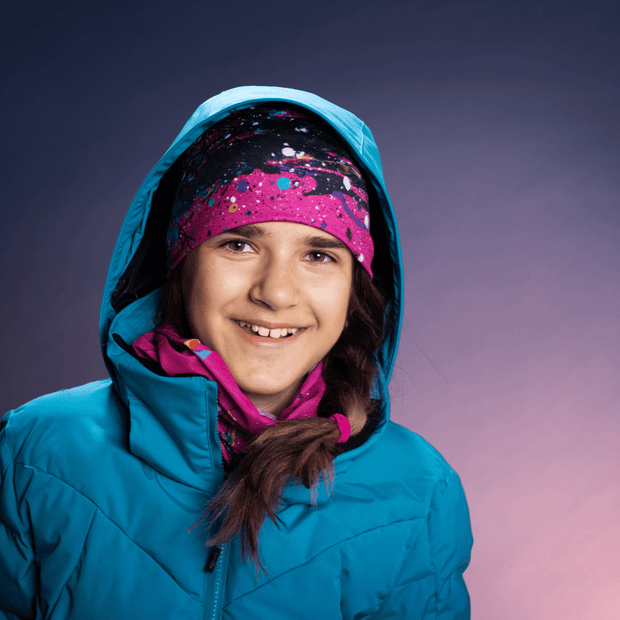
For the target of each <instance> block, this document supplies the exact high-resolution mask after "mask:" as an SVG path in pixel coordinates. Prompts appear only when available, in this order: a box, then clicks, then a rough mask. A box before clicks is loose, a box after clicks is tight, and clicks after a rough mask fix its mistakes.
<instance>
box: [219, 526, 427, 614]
mask: <svg viewBox="0 0 620 620" xmlns="http://www.w3.org/2000/svg"><path fill="white" fill-rule="evenodd" d="M419 518H420V517H412V518H411V519H400V520H398V521H392V522H391V523H386V524H384V525H378V526H377V527H371V528H370V529H368V530H364V531H363V532H358V533H357V534H355V536H350V537H349V538H343V539H341V540H339V541H338V542H335V543H334V544H333V545H330V546H329V547H325V549H321V551H320V552H319V553H317V554H315V555H313V556H312V557H311V558H308V559H307V560H306V561H305V562H302V563H301V564H297V565H296V566H293V567H292V568H289V569H288V570H286V571H284V572H283V573H279V574H278V576H277V577H274V578H273V579H269V581H267V582H265V583H263V584H261V585H260V586H258V587H257V588H254V589H253V590H251V591H249V592H245V593H244V594H242V595H241V596H238V597H237V598H234V599H232V600H230V601H228V603H226V605H225V607H228V606H229V605H230V604H231V603H234V602H235V601H238V600H240V599H242V598H243V597H244V596H248V595H250V594H253V593H254V592H257V591H258V590H260V589H261V588H263V587H265V586H268V585H271V584H273V582H274V581H275V580H276V579H280V577H283V576H284V575H287V574H288V573H290V572H292V571H294V570H297V569H298V568H300V567H302V566H305V565H306V564H309V563H310V562H312V561H313V560H314V559H315V558H317V557H319V556H320V555H322V554H323V553H325V552H326V551H329V550H330V549H333V548H334V547H337V546H338V545H341V544H342V543H345V542H347V541H349V540H354V539H355V538H359V537H360V536H363V535H364V534H368V533H369V532H374V531H376V530H380V529H383V528H385V527H391V526H392V525H396V524H397V523H407V522H409V521H417V520H418V519H419ZM406 555H407V554H405V556H406Z"/></svg>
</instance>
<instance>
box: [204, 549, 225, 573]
mask: <svg viewBox="0 0 620 620" xmlns="http://www.w3.org/2000/svg"><path fill="white" fill-rule="evenodd" d="M221 553H222V547H213V548H212V549H211V551H210V552H209V557H208V558H207V566H206V567H205V568H206V570H207V573H212V572H213V569H214V568H215V565H216V564H217V561H218V560H219V558H220V554H221Z"/></svg>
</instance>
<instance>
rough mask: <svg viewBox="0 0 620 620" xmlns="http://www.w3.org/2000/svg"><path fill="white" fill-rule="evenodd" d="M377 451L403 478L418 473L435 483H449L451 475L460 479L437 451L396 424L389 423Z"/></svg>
mask: <svg viewBox="0 0 620 620" xmlns="http://www.w3.org/2000/svg"><path fill="white" fill-rule="evenodd" d="M377 448H378V450H379V451H380V452H381V454H380V458H385V459H387V460H386V463H389V465H390V467H389V469H390V470H391V471H394V470H396V471H400V472H402V474H403V475H406V474H412V475H413V474H415V476H416V477H418V476H420V475H424V476H425V477H430V479H432V480H433V481H434V482H439V481H440V480H445V481H447V480H448V479H449V478H451V477H452V476H456V477H457V478H458V476H457V474H456V472H455V471H454V469H452V467H451V466H450V465H449V464H448V462H447V461H446V459H445V458H444V457H443V456H442V454H441V453H440V452H439V451H438V450H437V449H436V448H434V447H433V446H432V445H431V444H430V443H429V442H428V441H426V439H424V438H423V437H421V436H420V435H418V434H417V433H415V432H413V431H411V430H409V429H408V428H405V427H404V426H401V425H400V424H397V423H396V422H392V421H390V422H388V423H387V425H386V428H385V431H384V433H383V436H382V437H381V440H380V441H379V442H377ZM388 453H389V454H388Z"/></svg>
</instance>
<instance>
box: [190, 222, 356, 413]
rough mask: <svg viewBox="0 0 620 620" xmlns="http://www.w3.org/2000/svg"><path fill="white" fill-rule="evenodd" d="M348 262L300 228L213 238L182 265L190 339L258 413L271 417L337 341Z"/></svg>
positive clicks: (343, 251)
mask: <svg viewBox="0 0 620 620" xmlns="http://www.w3.org/2000/svg"><path fill="white" fill-rule="evenodd" d="M353 260H354V259H353V256H352V254H351V252H350V251H349V249H348V248H347V247H346V246H345V245H344V244H343V243H342V242H341V241H339V240H338V239H336V238H335V237H333V236H332V235H330V234H328V233H326V232H324V231H322V230H319V229H316V228H312V227H310V226H305V225H304V224H293V223H288V222H266V223H261V224H256V225H251V226H241V227H239V228H235V229H233V230H230V231H227V232H225V233H222V234H220V235H217V236H216V237H213V238H212V239H209V240H207V241H205V242H204V243H202V244H201V245H199V246H198V247H197V248H196V249H195V250H193V251H192V252H190V254H189V255H188V256H187V258H186V259H185V266H184V267H183V277H182V288H183V300H184V304H185V309H186V313H187V319H188V322H189V325H190V327H191V329H192V333H193V335H194V336H195V337H196V338H198V339H199V340H200V341H201V342H202V343H203V344H204V345H206V346H208V347H209V348H210V349H213V350H214V351H217V352H218V353H219V354H220V356H221V357H222V359H223V360H224V362H225V363H226V365H227V366H228V368H229V370H230V371H231V373H232V375H233V377H234V378H235V380H236V381H237V384H238V385H239V387H240V388H241V390H242V391H243V392H244V393H245V394H246V395H247V396H248V397H249V398H250V400H252V402H253V403H254V404H255V405H256V406H257V407H260V408H261V409H264V410H266V411H270V412H271V413H274V414H276V415H277V414H279V413H280V412H281V411H282V410H283V409H284V408H285V407H286V406H287V405H288V404H289V403H290V401H291V400H292V399H293V397H294V396H295V394H296V392H297V390H298V389H299V387H300V386H301V383H302V382H303V379H304V377H305V375H306V374H307V373H309V372H310V371H311V370H312V368H313V367H314V366H315V365H316V364H317V363H318V362H319V361H320V360H321V359H323V357H325V355H326V354H327V353H328V352H329V350H330V349H331V348H332V347H333V346H334V344H335V343H336V341H337V340H338V338H339V337H340V334H341V333H342V330H343V328H344V324H345V321H346V317H347V308H348V302H349V292H350V290H351V277H352V270H353Z"/></svg>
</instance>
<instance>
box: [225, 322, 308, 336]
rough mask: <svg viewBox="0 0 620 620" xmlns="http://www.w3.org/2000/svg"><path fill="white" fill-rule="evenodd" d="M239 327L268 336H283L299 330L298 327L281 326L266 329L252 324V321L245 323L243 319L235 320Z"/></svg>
mask: <svg viewBox="0 0 620 620" xmlns="http://www.w3.org/2000/svg"><path fill="white" fill-rule="evenodd" d="M237 323H238V324H239V326H240V327H249V328H250V329H251V330H252V331H253V332H255V333H257V334H258V335H259V336H263V337H266V336H269V337H270V338H284V337H285V336H288V335H289V334H290V335H293V334H296V333H297V332H298V331H299V327H281V328H279V329H268V328H266V327H262V326H261V325H253V324H252V323H245V322H244V321H237Z"/></svg>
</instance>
